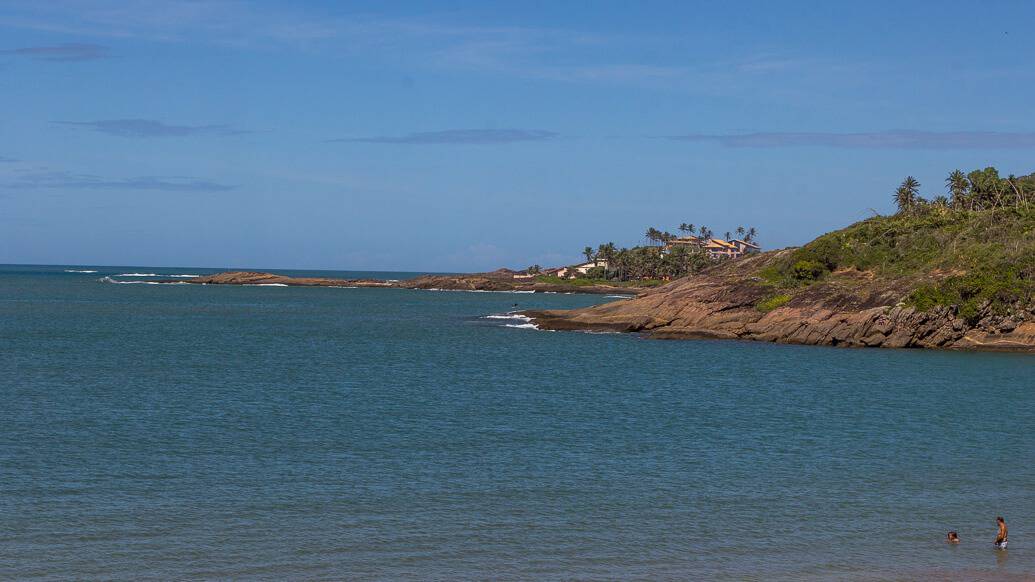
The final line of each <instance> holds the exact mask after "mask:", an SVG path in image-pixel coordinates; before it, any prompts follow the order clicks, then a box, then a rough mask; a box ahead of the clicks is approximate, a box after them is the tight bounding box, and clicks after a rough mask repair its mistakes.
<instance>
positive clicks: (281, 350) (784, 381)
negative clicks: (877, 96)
mask: <svg viewBox="0 0 1035 582" xmlns="http://www.w3.org/2000/svg"><path fill="white" fill-rule="evenodd" d="M68 271H87V272H68ZM89 271H97V272H89ZM207 272H211V270H203V269H158V268H151V267H133V268H128V267H124V268H123V267H119V268H113V267H62V266H55V267H17V266H7V267H0V579H106V580H108V579H124V580H145V579H153V580H170V579H184V578H189V579H227V578H233V579H270V580H282V579H352V580H362V579H384V580H405V579H448V580H466V579H501V580H504V579H535V580H561V579H758V580H773V579H788V580H791V579H793V580H802V579H828V578H841V579H910V580H913V579H950V578H952V579H982V578H984V579H1002V578H1011V577H1012V578H1015V579H1024V578H1025V575H1028V576H1031V575H1033V574H1035V463H1033V457H1035V418H1033V413H1035V380H1033V378H1035V356H1031V355H1008V354H978V353H951V352H936V351H916V350H861V349H838V348H819V347H800V346H783V345H770V344H760V343H743V342H722V341H653V340H645V339H642V338H640V337H637V336H635V335H617V334H588V333H574V332H545V331H537V330H535V329H534V328H533V327H532V326H529V325H528V322H527V321H524V320H521V319H518V318H512V317H508V316H509V315H510V312H513V311H514V310H518V309H530V308H535V309H541V308H571V307H582V306H586V305H591V304H595V303H600V302H603V301H620V300H621V299H618V298H607V297H599V296H591V295H564V294H556V295H552V294H551V295H542V294H535V295H529V294H513V293H464V292H448V293H447V292H428V291H416V290H401V289H329V288H291V287H231V286H199V285H145V284H116V283H112V282H110V281H123V282H125V281H131V280H140V279H141V278H140V277H134V276H130V275H129V274H131V273H138V274H151V273H155V274H157V275H159V276H169V275H196V274H204V273H207ZM298 274H317V275H324V276H353V277H360V276H376V275H378V274H371V273H298ZM120 275H122V276H120ZM409 275H411V274H380V276H382V277H387V278H405V277H406V276H409ZM106 277H108V279H105V278H106ZM183 278H184V279H187V278H188V277H183ZM491 316H497V317H491ZM997 515H1003V516H1004V517H1005V518H1006V520H1007V523H1008V524H1009V526H1010V549H1009V550H1007V551H1004V552H997V551H995V550H993V549H992V539H993V537H994V535H995V517H996V516H997ZM948 530H956V531H958V532H959V533H960V537H961V538H962V540H963V542H962V543H961V544H959V545H958V546H949V545H947V544H945V543H944V542H943V539H944V536H945V532H947V531H948Z"/></svg>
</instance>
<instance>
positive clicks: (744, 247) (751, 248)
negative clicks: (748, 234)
mask: <svg viewBox="0 0 1035 582" xmlns="http://www.w3.org/2000/svg"><path fill="white" fill-rule="evenodd" d="M729 242H731V243H732V244H734V245H736V247H737V251H739V252H740V254H742V255H749V254H751V253H757V252H759V251H761V250H762V247H760V246H758V245H756V244H755V243H753V242H749V241H746V240H742V239H739V238H735V239H733V240H731V241H729Z"/></svg>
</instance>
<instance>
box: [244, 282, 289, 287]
mask: <svg viewBox="0 0 1035 582" xmlns="http://www.w3.org/2000/svg"><path fill="white" fill-rule="evenodd" d="M245 287H290V285H285V284H283V283H253V284H251V285H245Z"/></svg>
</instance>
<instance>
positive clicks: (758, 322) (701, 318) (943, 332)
mask: <svg viewBox="0 0 1035 582" xmlns="http://www.w3.org/2000/svg"><path fill="white" fill-rule="evenodd" d="M784 252H787V251H777V252H774V253H765V254H762V255H757V256H755V257H750V258H747V259H743V260H740V261H736V262H732V263H728V264H725V265H721V266H718V267H715V268H712V269H710V270H708V271H706V272H704V273H702V274H700V275H696V276H691V277H688V278H686V279H681V280H679V281H674V282H672V283H670V284H668V285H665V286H664V287H660V288H657V289H655V290H652V291H649V292H647V293H645V294H643V295H641V296H640V297H637V298H634V299H628V300H624V301H615V302H612V303H607V304H604V305H598V306H595V307H590V308H585V309H576V310H572V311H529V312H525V315H528V316H530V317H532V318H533V320H534V321H535V323H536V324H537V325H539V327H540V328H542V329H555V330H608V331H620V332H642V333H644V334H646V335H647V336H649V337H654V338H659V339H685V338H710V339H744V340H757V341H769V342H781V343H793V344H808V345H833V346H857V347H888V348H906V347H919V348H949V349H982V350H1010V351H1024V352H1033V353H1035V321H1033V319H1035V318H1033V315H1035V311H1032V310H1028V311H1026V314H1027V315H1026V316H1024V317H1023V318H1022V319H1021V320H1018V318H1017V317H1016V316H1015V317H1013V318H1002V317H999V318H997V317H995V316H991V315H989V316H987V317H981V318H979V319H978V321H977V323H974V324H971V323H968V322H967V321H965V320H963V319H960V318H958V317H956V316H955V314H954V313H953V310H951V309H949V308H946V307H941V308H937V309H935V310H932V311H929V312H917V311H915V310H914V309H912V308H910V307H904V306H902V304H901V301H902V299H903V298H904V297H906V296H907V295H908V293H909V290H910V289H911V288H912V285H911V284H910V282H905V281H877V280H875V279H874V278H873V277H872V276H869V275H867V274H864V273H841V274H835V275H836V276H835V277H832V278H831V280H830V281H825V282H823V283H817V284H814V285H812V286H810V287H808V288H806V289H804V290H801V291H798V292H797V293H796V294H795V295H794V297H793V298H792V299H791V300H790V301H788V302H787V303H786V304H784V305H782V306H780V307H778V308H776V309H774V310H772V311H769V312H768V313H764V312H762V311H760V310H759V309H758V308H757V307H756V306H757V305H758V303H759V302H760V301H762V300H763V299H765V298H766V297H767V296H769V295H770V294H771V293H772V291H771V290H770V289H769V288H767V287H765V286H764V285H762V284H761V280H760V279H759V278H758V277H757V276H755V274H756V273H757V272H758V271H759V270H760V269H762V268H764V267H766V266H768V265H770V264H772V263H773V262H774V260H775V259H777V258H779V257H780V255H781V253H784Z"/></svg>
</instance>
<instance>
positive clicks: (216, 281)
mask: <svg viewBox="0 0 1035 582" xmlns="http://www.w3.org/2000/svg"><path fill="white" fill-rule="evenodd" d="M156 281H157V282H159V283H183V282H187V283H194V284H197V285H288V286H294V287H393V286H395V284H394V283H392V282H390V281H379V280H376V279H328V278H323V277H286V276H284V275H275V274H273V273H259V272H253V271H228V272H225V273H216V274H215V275H205V276H203V277H195V278H193V279H187V280H186V281H184V280H183V279H176V280H172V279H157V280H156Z"/></svg>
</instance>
